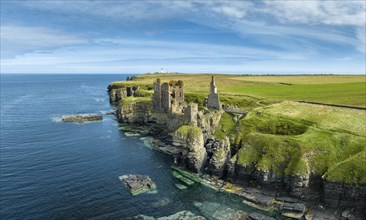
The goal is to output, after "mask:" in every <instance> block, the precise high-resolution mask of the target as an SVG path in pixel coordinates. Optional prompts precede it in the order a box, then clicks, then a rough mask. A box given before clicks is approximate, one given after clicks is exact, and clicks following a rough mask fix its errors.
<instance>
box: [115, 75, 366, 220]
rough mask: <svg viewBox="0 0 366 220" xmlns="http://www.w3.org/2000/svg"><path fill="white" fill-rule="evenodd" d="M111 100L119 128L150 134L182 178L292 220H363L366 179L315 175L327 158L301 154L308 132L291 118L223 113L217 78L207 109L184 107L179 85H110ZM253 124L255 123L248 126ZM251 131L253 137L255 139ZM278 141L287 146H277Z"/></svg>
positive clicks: (228, 110)
mask: <svg viewBox="0 0 366 220" xmlns="http://www.w3.org/2000/svg"><path fill="white" fill-rule="evenodd" d="M108 92H109V95H110V101H111V102H112V103H118V110H117V118H118V121H119V122H121V123H127V124H129V125H130V126H132V127H135V128H137V129H136V130H139V131H141V132H144V134H147V136H148V140H149V142H150V143H151V144H152V148H153V149H155V150H158V151H162V152H164V153H167V154H170V155H172V157H173V158H174V163H175V165H176V166H177V167H180V169H182V173H184V171H189V172H192V173H196V174H197V176H196V177H198V178H201V179H202V180H200V181H201V183H204V184H206V185H208V186H210V187H212V188H215V189H217V190H222V191H226V192H229V193H235V194H237V195H240V196H242V197H243V199H244V202H245V203H247V204H249V205H252V206H255V207H257V208H261V209H264V210H277V211H279V212H281V213H283V215H284V216H289V217H291V218H305V216H306V218H307V219H338V218H339V219H362V218H364V217H365V216H366V214H365V210H366V185H365V182H364V181H365V180H366V178H365V180H363V179H358V180H357V181H353V182H352V181H351V182H350V181H334V179H336V178H334V179H332V178H331V177H333V176H336V175H335V174H334V172H333V170H332V169H330V170H329V171H328V172H325V171H322V172H323V174H320V173H319V172H317V170H316V169H315V168H314V166H315V167H316V166H317V165H318V164H315V165H313V164H312V163H314V162H312V159H313V158H316V159H317V154H316V153H320V154H324V153H326V151H325V152H316V151H315V150H314V151H309V152H306V153H303V152H299V150H298V149H299V147H298V146H297V145H296V144H299V141H296V142H294V143H296V144H293V143H292V142H290V141H292V139H291V140H290V139H289V138H288V137H291V138H292V137H298V135H302V134H304V133H306V132H307V131H308V130H309V129H310V127H311V124H308V122H302V121H301V123H300V122H298V121H289V120H288V119H287V118H279V119H278V120H276V118H275V119H274V120H276V121H275V122H273V119H271V118H268V117H269V116H268V115H267V114H266V113H264V112H262V110H260V111H259V110H258V109H257V110H255V111H251V112H249V113H248V116H247V114H246V113H245V114H243V112H242V111H241V110H240V109H235V106H230V105H227V104H226V106H224V105H222V103H220V99H219V95H218V93H217V87H216V84H215V79H214V77H212V79H211V83H210V93H209V95H208V97H207V98H206V99H205V100H204V101H203V104H202V105H199V104H198V103H194V102H189V103H187V102H186V101H185V97H184V93H185V91H184V83H183V82H182V81H169V82H164V83H163V82H162V81H161V80H160V79H157V80H156V81H155V82H154V83H153V85H150V86H149V85H136V84H135V85H130V84H126V85H122V86H118V87H116V86H113V85H110V86H109V87H108ZM233 109H234V111H233ZM254 119H256V120H257V121H255V122H253V123H251V120H254ZM268 121H270V122H271V123H272V124H268ZM266 123H267V124H266ZM251 129H252V130H255V131H256V132H255V133H250V131H251ZM321 132H322V131H321ZM277 135H278V136H280V137H281V138H282V137H285V138H287V139H284V141H283V142H282V140H281V141H279V140H278V139H276V137H277ZM269 138H271V139H269ZM286 141H287V142H286ZM280 146H281V147H286V149H288V150H287V153H286V155H282V153H279V152H280V150H279V149H278V148H280ZM271 151H273V152H271ZM258 152H259V153H258ZM263 155H265V156H263ZM268 155H269V156H268ZM319 166H320V165H319ZM363 166H364V165H363ZM316 168H317V167H316ZM317 169H318V168H317ZM319 169H320V168H319ZM321 169H323V170H325V169H326V167H324V168H321ZM332 172H333V173H332ZM182 175H183V174H182ZM183 176H184V175H183ZM185 177H187V178H194V176H187V175H186V176H185Z"/></svg>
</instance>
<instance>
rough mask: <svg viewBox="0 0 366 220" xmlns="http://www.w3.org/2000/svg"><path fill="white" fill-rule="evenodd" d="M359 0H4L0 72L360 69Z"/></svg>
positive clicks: (362, 33)
mask: <svg viewBox="0 0 366 220" xmlns="http://www.w3.org/2000/svg"><path fill="white" fill-rule="evenodd" d="M365 11H366V3H365V1H260V0H259V1H229V0H228V1H210V0H205V1H157V0H151V1H102V0H99V1H56V0H52V1H51V0H49V1H41V0H37V1H3V0H1V73H144V72H155V71H159V70H160V68H164V69H165V70H167V71H172V72H188V73H204V72H206V73H207V72H210V73H244V74H245V73H254V74H267V73H270V74H299V73H345V74H365V68H366V67H365V65H366V64H365V25H366V18H365V16H366V15H365V13H366V12H365Z"/></svg>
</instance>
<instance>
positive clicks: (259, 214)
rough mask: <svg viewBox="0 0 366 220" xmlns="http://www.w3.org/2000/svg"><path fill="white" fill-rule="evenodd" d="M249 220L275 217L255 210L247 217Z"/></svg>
mask: <svg viewBox="0 0 366 220" xmlns="http://www.w3.org/2000/svg"><path fill="white" fill-rule="evenodd" d="M247 219H248V220H275V219H274V218H272V217H269V216H266V215H263V214H261V213H257V212H253V213H251V214H250V215H249V216H248V217H247Z"/></svg>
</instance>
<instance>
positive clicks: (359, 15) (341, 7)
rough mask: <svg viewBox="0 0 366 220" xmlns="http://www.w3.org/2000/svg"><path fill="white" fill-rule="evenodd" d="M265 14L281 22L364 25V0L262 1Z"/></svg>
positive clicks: (365, 8) (365, 11)
mask: <svg viewBox="0 0 366 220" xmlns="http://www.w3.org/2000/svg"><path fill="white" fill-rule="evenodd" d="M264 4H265V7H264V8H262V9H261V10H260V11H262V12H263V13H265V14H270V15H273V16H274V17H275V18H276V19H278V20H279V21H280V22H282V23H300V24H325V25H352V26H364V25H365V23H366V21H365V14H366V2H365V1H320V0H319V1H264Z"/></svg>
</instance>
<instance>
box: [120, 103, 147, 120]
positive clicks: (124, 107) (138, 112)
mask: <svg viewBox="0 0 366 220" xmlns="http://www.w3.org/2000/svg"><path fill="white" fill-rule="evenodd" d="M150 117H151V100H150V99H141V98H140V99H133V98H128V99H127V98H126V99H124V100H123V101H122V102H120V103H119V105H118V110H117V118H118V120H119V121H120V122H126V123H146V122H148V121H149V119H150Z"/></svg>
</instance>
